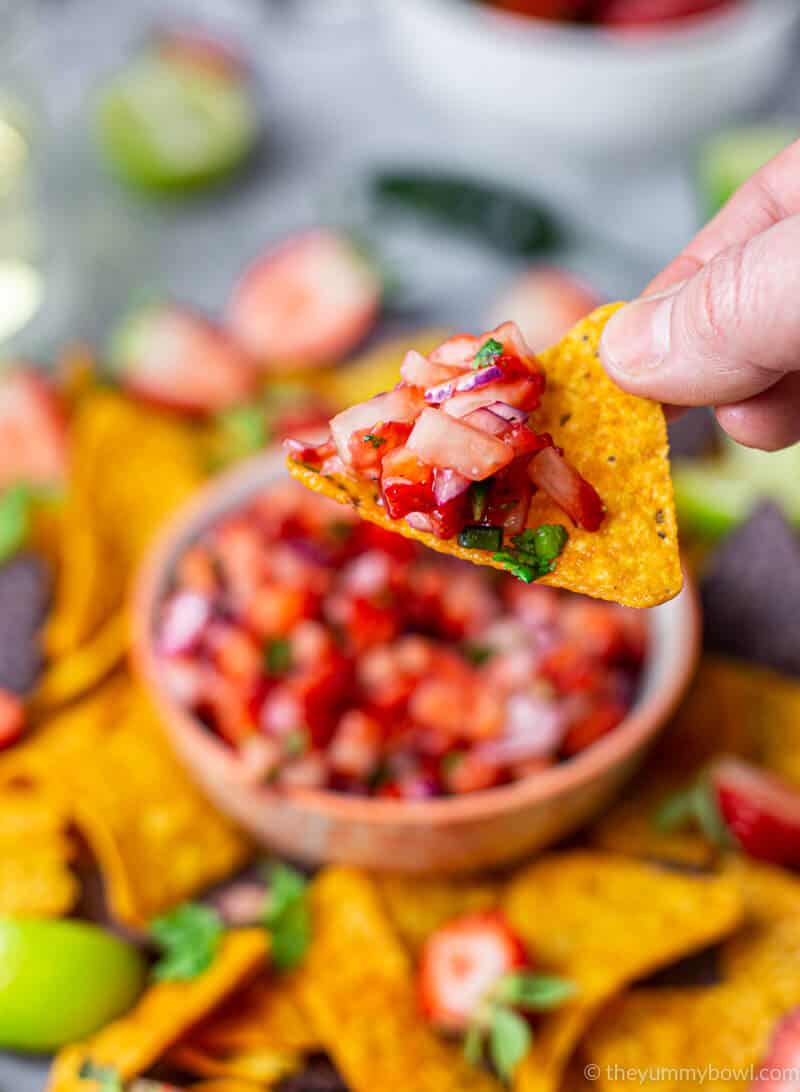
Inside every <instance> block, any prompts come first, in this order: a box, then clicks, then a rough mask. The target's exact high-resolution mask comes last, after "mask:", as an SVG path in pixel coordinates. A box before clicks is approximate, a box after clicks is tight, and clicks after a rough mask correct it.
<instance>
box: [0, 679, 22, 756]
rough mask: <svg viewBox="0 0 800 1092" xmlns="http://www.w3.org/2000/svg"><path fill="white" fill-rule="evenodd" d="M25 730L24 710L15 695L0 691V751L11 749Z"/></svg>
mask: <svg viewBox="0 0 800 1092" xmlns="http://www.w3.org/2000/svg"><path fill="white" fill-rule="evenodd" d="M24 728H25V709H24V706H23V704H22V702H21V701H20V699H19V698H18V697H17V695H16V694H12V693H11V691H10V690H3V689H0V751H3V750H5V748H6V747H11V746H12V745H13V744H14V743H16V742H17V740H18V739H19V738H20V736H21V735H22V733H23V730H24Z"/></svg>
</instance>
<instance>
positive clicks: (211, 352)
mask: <svg viewBox="0 0 800 1092" xmlns="http://www.w3.org/2000/svg"><path fill="white" fill-rule="evenodd" d="M111 362H112V366H113V368H114V370H115V372H116V374H117V376H118V377H119V380H120V382H121V383H122V385H123V386H124V387H125V388H126V389H127V390H128V391H130V393H131V394H133V395H135V396H136V397H138V398H141V399H143V400H144V401H147V402H151V403H153V404H154V405H158V406H164V407H166V408H168V409H173V410H177V411H178V412H181V413H187V414H205V413H216V412H218V411H220V410H224V409H229V408H230V407H231V406H234V405H237V404H238V403H241V402H244V401H245V400H246V399H247V398H248V397H249V395H250V394H251V393H252V391H253V388H254V386H255V382H256V373H255V370H254V369H253V367H252V366H251V364H250V362H249V360H248V359H247V357H246V356H245V355H244V353H243V352H242V351H241V350H240V349H239V348H238V347H237V346H236V345H235V344H234V342H232V341H231V340H230V339H229V338H228V337H227V335H226V334H225V333H223V331H222V330H220V329H219V328H218V327H216V326H214V325H213V324H212V323H211V322H209V321H208V319H206V318H204V317H203V316H202V315H199V314H197V313H196V312H194V311H190V310H189V309H188V308H185V307H178V306H176V305H174V304H156V305H153V306H150V307H146V308H143V309H142V310H141V311H137V312H136V313H135V314H133V315H131V316H130V317H129V318H128V319H127V320H126V321H125V322H124V323H123V325H122V327H121V328H120V329H119V330H118V331H117V333H116V334H115V335H114V339H113V342H112V346H111Z"/></svg>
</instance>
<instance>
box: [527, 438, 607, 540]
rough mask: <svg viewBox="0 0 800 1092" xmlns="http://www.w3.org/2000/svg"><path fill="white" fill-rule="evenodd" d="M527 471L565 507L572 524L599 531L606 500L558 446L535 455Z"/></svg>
mask: <svg viewBox="0 0 800 1092" xmlns="http://www.w3.org/2000/svg"><path fill="white" fill-rule="evenodd" d="M528 472H529V474H530V476H531V481H532V482H533V484H534V485H535V486H536V487H537V488H538V489H542V490H544V492H545V493H547V495H548V496H549V497H550V499H551V500H554V501H555V502H556V504H557V505H558V506H559V508H563V510H564V511H565V512H566V513H567V515H568V516H569V518H570V519H571V520H572V522H573V523H575V524H576V525H577V526H578V527H582V528H583V530H584V531H596V530H597V528H598V527H599V526H600V524H601V523H602V522H603V515H604V513H603V502H602V501H601V500H600V497H599V496H598V495H597V491H596V490H595V488H594V486H593V485H590V484H589V482H587V481H586V479H585V478H582V477H581V475H580V474H579V473H578V471H577V470H576V469H575V468H574V467H573V466H570V464H569V463H568V462H567V460H566V459H565V458H564V456H563V455H562V454H561V453H560V452H559V451H558V449H557V448H555V447H546V448H544V450H543V451H540V452H539V454H538V455H534V456H533V459H532V460H531V465H530V468H529V471H528Z"/></svg>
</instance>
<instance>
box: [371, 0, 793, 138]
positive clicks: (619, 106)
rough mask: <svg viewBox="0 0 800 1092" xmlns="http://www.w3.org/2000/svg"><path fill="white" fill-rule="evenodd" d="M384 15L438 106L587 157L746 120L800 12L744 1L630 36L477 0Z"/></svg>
mask: <svg viewBox="0 0 800 1092" xmlns="http://www.w3.org/2000/svg"><path fill="white" fill-rule="evenodd" d="M382 10H383V13H384V19H385V24H386V29H387V31H388V36H389V42H390V45H391V46H392V48H393V51H394V52H395V54H396V55H397V58H398V60H399V61H400V63H401V65H402V66H403V67H404V68H405V69H406V71H407V73H408V74H409V76H410V78H411V79H412V81H413V82H414V84H415V85H416V86H418V87H419V88H420V89H421V90H423V91H425V92H426V93H428V94H429V95H430V96H432V97H433V98H434V99H436V100H437V101H438V102H440V103H441V104H442V105H443V106H445V107H448V108H449V109H450V110H451V111H453V112H457V113H459V114H461V115H462V116H463V117H468V118H470V119H472V121H474V122H478V123H481V124H484V125H488V126H492V127H493V129H494V127H496V126H500V127H502V128H504V129H507V130H508V132H509V135H514V136H516V137H524V138H526V139H531V138H534V139H539V140H541V141H544V142H546V143H550V144H552V145H554V146H556V147H559V148H560V149H561V150H562V151H568V152H572V153H574V152H581V153H585V154H592V155H595V154H597V153H605V154H607V155H610V154H615V153H618V154H623V155H624V154H629V153H632V152H643V151H656V150H670V149H672V148H673V147H674V146H676V145H679V144H683V143H686V142H687V141H689V140H691V139H695V138H696V137H697V136H698V135H699V134H700V133H702V132H703V131H707V130H709V129H711V128H713V127H714V126H718V125H719V124H721V123H722V122H724V121H726V120H728V119H731V118H735V117H737V116H740V115H741V113H742V112H743V111H744V110H746V109H747V108H749V107H751V106H753V105H754V104H755V103H757V102H758V101H759V100H760V99H761V98H762V97H763V96H764V95H766V93H767V92H768V91H769V90H770V89H771V88H772V87H773V86H774V85H775V84H776V82H777V80H778V79H779V77H780V75H781V72H782V71H784V69H785V66H787V65H788V63H789V62H790V60H791V57H792V54H793V49H794V37H793V35H792V34H791V30H792V28H793V27H794V26H795V24H796V23H797V21H798V17H800V3H798V0H741V4H740V5H739V6H737V7H735V8H733V9H729V10H727V11H726V10H723V11H721V12H720V13H718V14H716V15H714V14H709V15H707V16H705V17H697V18H695V19H687V20H685V21H684V22H683V23H681V24H676V28H675V29H674V30H673V29H670V30H668V31H663V32H661V33H654V34H651V35H647V36H644V35H642V34H641V33H640V34H638V35H636V36H635V37H634V36H631V35H630V34H629V35H627V36H623V35H621V34H620V33H612V32H609V31H603V30H600V29H598V28H594V27H590V26H578V25H574V26H571V25H567V24H563V23H551V22H545V21H542V20H538V19H531V18H526V17H524V16H516V15H509V14H506V13H503V12H500V11H497V10H492V9H491V8H490V7H488V6H486V5H484V4H481V3H476V2H470V0H385V2H384V4H383V9H382ZM480 135H481V134H480V133H479V132H477V131H476V133H475V140H476V141H480ZM493 135H496V133H494V132H493Z"/></svg>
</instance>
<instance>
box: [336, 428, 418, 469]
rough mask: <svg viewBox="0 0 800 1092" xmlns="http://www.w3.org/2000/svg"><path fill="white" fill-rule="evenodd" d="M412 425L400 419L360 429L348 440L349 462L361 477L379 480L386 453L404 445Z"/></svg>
mask: <svg viewBox="0 0 800 1092" xmlns="http://www.w3.org/2000/svg"><path fill="white" fill-rule="evenodd" d="M410 432H411V425H407V424H400V423H399V422H398V421H389V422H388V423H387V424H384V423H383V422H380V423H379V424H377V425H374V426H373V427H372V428H363V429H358V431H356V432H352V433H351V434H350V439H349V440H348V442H347V450H348V455H349V459H348V462H349V464H350V466H352V468H353V469H354V470H355V471H357V473H358V474H360V475H361V477H364V478H372V479H373V480H375V481H377V479H378V476H379V474H380V468H381V462H382V460H383V458H384V456H385V455H388V454H389V452H390V451H394V449H395V448H397V447H402V446H403V444H405V442H406V440H407V439H408V437H409V434H410Z"/></svg>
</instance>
